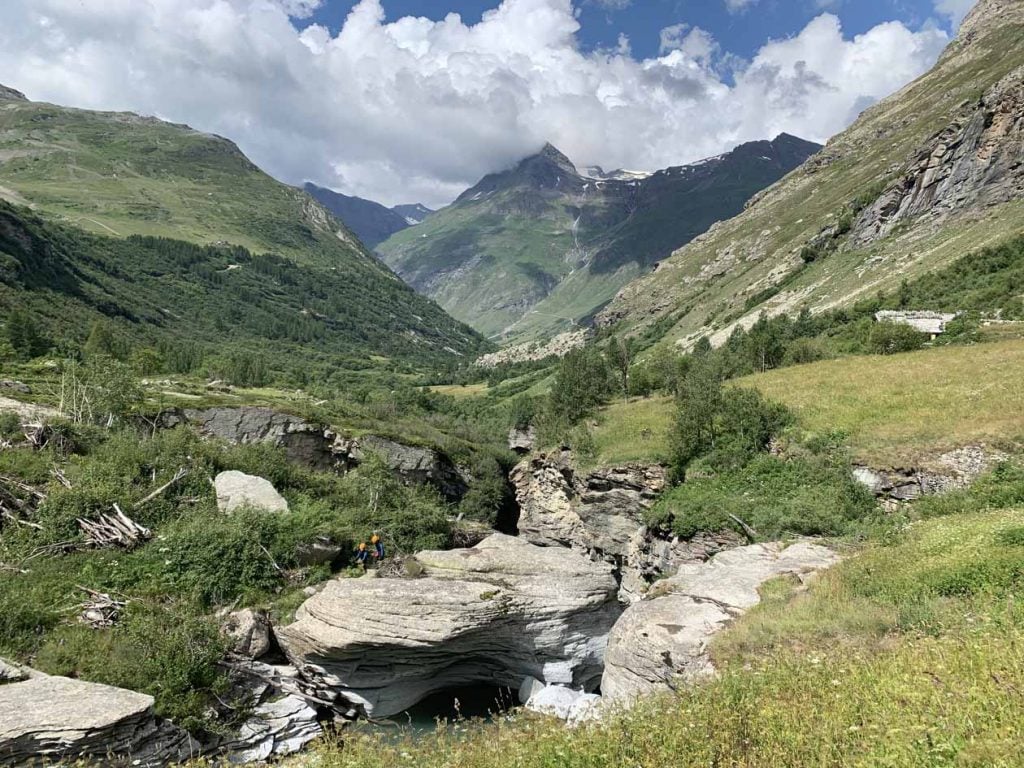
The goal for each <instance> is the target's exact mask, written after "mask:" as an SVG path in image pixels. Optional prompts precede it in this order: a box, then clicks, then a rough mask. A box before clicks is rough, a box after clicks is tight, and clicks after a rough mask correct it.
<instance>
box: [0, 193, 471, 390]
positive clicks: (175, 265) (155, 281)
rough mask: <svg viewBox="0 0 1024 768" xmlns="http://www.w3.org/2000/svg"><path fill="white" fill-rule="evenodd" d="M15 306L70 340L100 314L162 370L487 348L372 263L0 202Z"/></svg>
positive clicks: (426, 361) (309, 368)
mask: <svg viewBox="0 0 1024 768" xmlns="http://www.w3.org/2000/svg"><path fill="white" fill-rule="evenodd" d="M15 310H21V311H25V312H28V313H29V314H30V315H31V316H32V317H33V318H34V319H35V321H36V322H37V323H38V324H39V325H40V326H41V327H42V329H43V332H44V333H45V334H46V335H47V336H49V337H50V338H51V339H53V340H55V341H61V342H64V343H71V344H75V343H76V342H79V343H80V342H82V341H84V340H85V337H86V335H87V334H88V333H89V330H90V328H91V327H92V325H93V323H95V322H96V321H97V320H105V321H107V322H108V323H109V325H110V327H111V329H112V330H113V331H114V332H115V333H116V334H120V335H121V336H123V337H124V339H125V341H128V342H130V344H131V345H132V346H134V347H136V348H137V347H139V346H148V347H152V348H155V349H159V350H161V351H162V352H163V353H164V357H165V360H164V362H165V364H166V365H167V366H168V367H167V368H166V370H171V371H173V370H175V369H177V370H179V371H181V372H187V370H189V368H188V367H187V366H189V365H198V364H200V362H201V358H202V357H206V358H210V357H217V356H221V357H227V358H230V357H232V356H237V355H238V354H240V353H244V354H248V355H251V356H260V357H262V358H264V360H266V361H267V363H268V364H269V365H271V366H272V367H274V368H276V369H279V370H284V371H287V372H289V373H292V374H293V375H298V374H304V375H305V377H309V376H310V375H313V374H315V373H320V374H327V373H330V372H333V371H335V370H336V369H337V368H338V367H341V368H344V369H347V370H350V371H352V370H359V369H365V368H368V367H370V366H371V364H372V362H373V361H376V362H377V363H385V362H387V361H385V360H383V359H382V358H390V361H391V362H402V363H405V364H410V363H413V364H419V365H422V366H429V365H431V364H433V363H436V362H438V361H439V360H443V359H445V358H448V357H451V356H453V355H454V354H467V355H472V354H475V353H476V352H477V351H478V350H479V349H481V348H482V346H483V345H482V340H481V339H480V338H479V336H477V335H476V334H475V333H474V332H473V331H472V330H470V329H469V328H467V327H466V326H464V325H462V324H460V323H458V322H457V321H455V320H453V319H451V318H450V317H448V316H447V315H445V314H444V312H443V311H442V310H441V309H440V308H439V307H437V306H436V305H434V304H432V303H430V302H428V301H426V300H424V299H423V298H421V297H418V296H417V295H416V294H415V293H414V292H413V291H412V289H411V288H409V287H408V286H406V285H405V284H403V283H402V282H401V281H399V280H397V279H394V278H382V277H381V275H380V274H379V273H378V272H377V271H375V270H372V269H367V268H355V267H353V266H352V265H349V268H347V269H339V268H334V267H318V266H311V265H305V264H300V263H297V262H295V261H292V260H291V259H286V258H283V257H281V256H275V255H269V254H263V255H258V254H253V253H251V252H249V251H247V250H246V249H244V248H241V247H238V246H199V245H195V244H192V243H187V242H183V241H180V240H169V239H166V238H153V237H145V236H139V235H133V236H131V237H129V238H126V239H122V238H115V237H109V236H103V235H94V234H92V233H88V232H83V231H82V230H79V229H77V228H75V227H72V226H69V225H56V224H53V223H50V222H47V221H45V220H43V219H41V218H39V217H37V216H35V215H33V214H31V213H29V212H27V211H26V210H25V209H16V208H14V207H13V206H11V205H9V204H7V203H4V202H2V201H0V311H2V312H3V314H4V315H8V316H9V315H10V313H11V312H13V311H15ZM175 358H177V360H175ZM182 365H185V366H186V367H185V368H184V369H182ZM298 378H300V379H301V378H303V376H302V375H299V376H298Z"/></svg>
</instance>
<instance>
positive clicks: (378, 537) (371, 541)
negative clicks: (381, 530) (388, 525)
mask: <svg viewBox="0 0 1024 768" xmlns="http://www.w3.org/2000/svg"><path fill="white" fill-rule="evenodd" d="M378 541H380V536H378V535H377V534H376V533H375V534H373V538H372V539H370V543H371V544H376V543H377V542H378Z"/></svg>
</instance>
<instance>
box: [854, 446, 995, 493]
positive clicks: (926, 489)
mask: <svg viewBox="0 0 1024 768" xmlns="http://www.w3.org/2000/svg"><path fill="white" fill-rule="evenodd" d="M1006 458H1007V456H1006V454H1005V453H1003V452H1001V451H995V450H991V449H989V448H986V447H984V446H980V445H969V446H965V447H963V448H957V449H956V450H954V451H949V452H948V453H944V454H942V455H941V456H939V457H937V458H935V459H933V460H931V461H928V462H926V463H925V464H924V465H923V466H921V467H918V468H914V469H873V468H871V467H864V466H860V467H855V468H854V470H853V478H854V480H856V481H857V482H859V483H860V484H861V485H863V486H865V487H866V488H867V489H868V490H870V491H871V492H872V493H873V494H874V495H875V496H877V497H879V498H881V499H884V500H886V501H893V502H899V501H913V500H914V499H918V498H920V497H921V496H933V495H937V494H942V493H948V492H949V491H955V490H960V489H963V488H966V487H968V486H969V485H970V484H971V483H973V482H974V481H975V480H977V479H978V478H979V477H981V475H983V474H984V473H985V472H987V471H988V470H990V469H991V468H992V467H993V466H995V465H996V464H998V463H999V462H1000V461H1004V460H1005V459H1006Z"/></svg>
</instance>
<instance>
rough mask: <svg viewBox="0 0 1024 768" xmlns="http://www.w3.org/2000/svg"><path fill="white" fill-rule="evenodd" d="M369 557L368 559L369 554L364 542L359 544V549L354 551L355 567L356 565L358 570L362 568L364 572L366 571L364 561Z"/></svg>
mask: <svg viewBox="0 0 1024 768" xmlns="http://www.w3.org/2000/svg"><path fill="white" fill-rule="evenodd" d="M369 557H370V552H369V550H368V549H367V548H366V542H365V541H361V542H359V548H358V549H357V550H356V565H358V566H359V567H360V568H362V569H363V570H364V571H365V570H366V561H367V560H368V559H369Z"/></svg>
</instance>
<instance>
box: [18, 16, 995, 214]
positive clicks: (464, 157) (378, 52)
mask: <svg viewBox="0 0 1024 768" xmlns="http://www.w3.org/2000/svg"><path fill="white" fill-rule="evenodd" d="M974 1H975V0H2V2H0V83H3V84H4V85H7V86H10V87H13V88H17V89H18V90H21V91H23V92H25V93H26V94H27V95H28V96H29V98H32V99H35V100H40V101H51V102H54V103H59V104H66V105H69V106H77V107H83V108H89V109H108V110H129V111H133V112H139V113H142V114H147V115H154V116H157V117H160V118H162V119H166V120H171V121H174V122H179V123H188V124H189V125H192V126H193V127H195V128H197V129H199V130H203V131H208V132H211V133H217V134H220V135H223V136H227V137H228V138H231V139H233V140H234V141H235V142H237V143H238V145H239V146H240V147H241V149H242V150H243V151H244V152H245V153H246V154H247V155H248V156H249V157H250V158H251V159H252V160H253V161H254V162H256V163H257V164H258V165H260V166H261V167H262V168H264V169H265V170H266V171H268V172H269V173H271V174H272V175H274V176H275V177H277V178H279V179H281V180H282V181H285V182H287V183H292V184H301V183H303V182H305V181H313V182H315V183H317V184H320V185H322V186H327V187H331V188H333V189H336V190H338V191H340V192H344V193H346V194H356V195H359V196H362V197H367V198H370V199H373V200H378V201H380V202H382V203H384V204H387V205H394V204H398V203H410V202H422V203H425V204H427V205H429V206H431V207H439V206H441V205H444V204H446V203H448V202H450V201H451V200H452V199H454V198H455V197H456V196H457V195H458V194H459V193H461V192H462V191H463V190H464V189H466V188H467V187H469V186H471V185H472V184H474V183H475V182H476V181H477V180H478V179H479V178H480V177H481V176H483V175H484V174H486V173H489V172H493V171H497V170H501V169H503V168H507V167H509V166H511V165H512V164H514V163H515V162H516V161H517V160H519V159H521V158H523V157H525V156H527V155H529V154H531V153H532V152H535V151H537V150H539V149H540V148H541V146H543V144H544V143H545V142H547V141H550V142H551V143H553V144H555V146H557V147H559V148H560V149H561V150H562V151H563V152H565V153H566V154H568V155H569V157H571V158H572V159H573V160H574V161H575V162H576V163H577V165H579V166H587V165H601V166H602V167H604V168H605V169H613V168H628V169H633V170H656V169H658V168H664V167H668V166H672V165H681V164H685V163H688V162H693V161H695V160H699V159H701V158H703V157H709V156H712V155H716V154H719V153H721V152H724V151H728V150H729V149H731V148H732V147H734V146H736V145H737V144H740V143H742V142H745V141H753V140H757V139H764V138H773V137H774V136H776V135H778V134H779V133H781V132H783V131H785V132H788V133H792V134H795V135H797V136H801V137H803V138H806V139H810V140H814V141H819V142H824V141H826V140H827V139H828V138H829V137H830V136H833V135H835V134H836V133H838V132H840V131H841V130H843V129H844V128H845V127H847V126H848V125H849V124H850V123H851V122H852V121H853V120H854V119H855V118H856V116H857V115H858V114H859V113H860V112H861V111H863V110H864V109H865V108H866V107H868V106H870V105H871V104H873V103H875V102H876V101H878V100H879V99H881V98H884V97H885V96H886V95H888V94H890V93H892V92H894V91H896V90H897V89H899V88H900V87H902V86H903V85H904V84H906V83H907V82H909V81H911V80H912V79H914V78H916V77H917V76H919V75H921V74H923V73H924V72H926V71H927V70H928V69H929V68H930V67H931V66H932V65H933V64H934V62H935V61H936V59H937V58H938V56H939V54H940V53H941V52H942V50H943V48H944V47H945V46H946V45H947V44H948V42H949V41H950V39H951V38H952V36H953V35H954V34H955V32H956V29H957V27H958V25H959V23H960V21H961V20H962V19H963V17H964V15H965V14H966V13H967V12H968V11H969V10H970V8H971V7H972V6H973V4H974Z"/></svg>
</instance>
